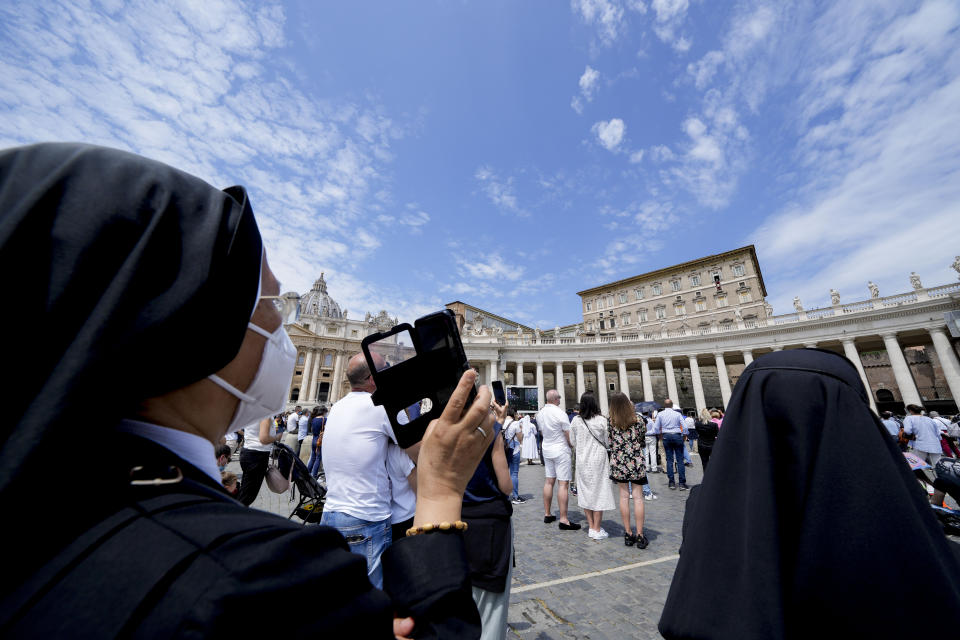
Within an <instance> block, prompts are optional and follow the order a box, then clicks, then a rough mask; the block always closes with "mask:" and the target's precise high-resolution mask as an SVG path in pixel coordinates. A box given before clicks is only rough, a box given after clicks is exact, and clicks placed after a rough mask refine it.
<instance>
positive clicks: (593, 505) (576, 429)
mask: <svg viewBox="0 0 960 640" xmlns="http://www.w3.org/2000/svg"><path fill="white" fill-rule="evenodd" d="M570 430H571V431H572V432H573V437H574V446H575V447H576V450H577V489H578V493H577V503H578V504H579V505H580V508H581V509H583V514H584V515H585V516H586V517H587V525H588V528H589V531H588V535H589V536H590V537H591V538H593V539H594V540H602V539H604V538H608V537H609V535H608V534H607V532H606V531H604V530H603V527H601V526H600V521H601V520H603V512H604V511H606V510H609V509H615V508H616V506H617V505H616V503H615V502H614V501H613V488H612V486H611V485H610V461H609V460H608V459H607V419H606V418H604V417H603V416H602V415H600V408H599V407H598V406H597V400H596V398H595V397H594V395H593V394H592V393H589V392H588V393H585V394H583V395H582V396H581V397H580V415H578V416H576V417H575V418H574V419H573V422H571V423H570Z"/></svg>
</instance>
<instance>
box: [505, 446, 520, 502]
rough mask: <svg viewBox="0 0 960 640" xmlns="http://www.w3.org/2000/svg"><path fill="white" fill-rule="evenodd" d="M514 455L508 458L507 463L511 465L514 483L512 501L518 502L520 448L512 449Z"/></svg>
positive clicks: (511, 479) (511, 478)
mask: <svg viewBox="0 0 960 640" xmlns="http://www.w3.org/2000/svg"><path fill="white" fill-rule="evenodd" d="M511 451H513V455H512V456H510V457H509V458H507V463H508V464H509V465H510V481H511V482H512V483H513V493H511V494H510V499H511V500H516V499H517V498H519V497H520V493H519V491H520V447H517V448H516V449H511Z"/></svg>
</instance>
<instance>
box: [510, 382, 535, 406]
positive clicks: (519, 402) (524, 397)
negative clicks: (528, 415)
mask: <svg viewBox="0 0 960 640" xmlns="http://www.w3.org/2000/svg"><path fill="white" fill-rule="evenodd" d="M537 400H538V398H537V388H536V387H507V401H508V402H509V403H510V406H511V407H513V408H514V409H516V410H517V411H537V409H539V408H540V407H539V404H538V403H537Z"/></svg>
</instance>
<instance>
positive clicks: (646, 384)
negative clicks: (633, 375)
mask: <svg viewBox="0 0 960 640" xmlns="http://www.w3.org/2000/svg"><path fill="white" fill-rule="evenodd" d="M640 375H641V376H642V377H643V399H644V401H645V402H651V401H652V400H653V381H652V380H650V358H640Z"/></svg>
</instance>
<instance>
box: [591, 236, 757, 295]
mask: <svg viewBox="0 0 960 640" xmlns="http://www.w3.org/2000/svg"><path fill="white" fill-rule="evenodd" d="M743 251H749V252H750V255H751V257H752V258H753V264H754V265H755V266H756V267H757V279H759V280H760V291H761V293H762V294H763V297H764V298H766V297H767V287H766V285H765V284H764V283H763V272H762V271H761V270H760V260H759V259H757V250H756V247H754V246H753V245H752V244H748V245H746V246H744V247H739V248H737V249H731V250H730V251H724V252H723V253H717V254H714V255H712V256H706V257H703V258H697V259H695V260H689V261H687V262H683V263H681V264H675V265H672V266H669V267H664V268H662V269H657V270H655V271H648V272H646V273H640V274H637V275H635V276H630V277H629V278H623V279H622V280H616V281H614V282H607V283H606V284H601V285H598V286H596V287H590V288H589V289H584V290H583V291H578V292H577V295H578V296H580V297H583V296H585V295H589V294H591V293H598V292H600V291H601V290H603V289H609V288H612V287H618V286H622V285H625V284H628V283H630V282H633V281H635V280H639V279H641V278H644V279H646V278H653V277H656V276H659V275H665V274H667V273H672V272H674V271H682V270H683V269H685V268H687V267H692V266H694V265H698V264H701V263H704V262H710V261H715V260H723V259H725V258H729V257H732V256H734V255H735V254H738V253H741V252H743Z"/></svg>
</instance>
